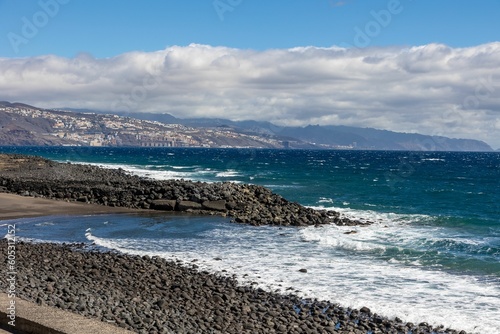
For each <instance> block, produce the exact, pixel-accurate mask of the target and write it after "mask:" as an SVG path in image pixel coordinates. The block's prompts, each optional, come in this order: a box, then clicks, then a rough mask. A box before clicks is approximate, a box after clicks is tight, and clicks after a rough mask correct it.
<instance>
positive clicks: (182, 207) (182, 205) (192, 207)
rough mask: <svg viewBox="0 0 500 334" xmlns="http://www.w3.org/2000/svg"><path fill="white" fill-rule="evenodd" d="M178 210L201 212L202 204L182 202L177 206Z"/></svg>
mask: <svg viewBox="0 0 500 334" xmlns="http://www.w3.org/2000/svg"><path fill="white" fill-rule="evenodd" d="M177 208H178V210H179V211H187V210H200V209H201V208H202V206H201V204H200V203H196V202H192V201H180V202H179V204H177Z"/></svg>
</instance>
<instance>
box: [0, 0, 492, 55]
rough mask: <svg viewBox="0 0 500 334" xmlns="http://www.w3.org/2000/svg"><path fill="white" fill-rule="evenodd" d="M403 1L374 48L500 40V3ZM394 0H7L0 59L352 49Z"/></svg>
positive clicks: (2, 4)
mask: <svg viewBox="0 0 500 334" xmlns="http://www.w3.org/2000/svg"><path fill="white" fill-rule="evenodd" d="M54 2H56V3H57V4H58V7H59V8H58V9H56V10H53V12H55V15H52V16H49V19H48V20H46V21H47V22H46V23H45V21H44V17H43V15H42V16H40V15H39V16H36V14H37V13H38V12H40V11H43V10H44V9H43V7H45V8H52V9H54V8H55V7H54V5H53V3H54ZM395 2H396V3H399V5H398V9H401V11H400V12H398V13H397V14H393V15H391V18H390V23H389V25H387V26H386V27H382V29H381V31H380V33H378V34H377V35H376V36H374V37H373V38H370V41H369V45H372V46H387V45H423V44H429V43H443V44H446V45H449V46H452V47H463V46H473V45H478V44H484V43H488V42H493V41H496V40H498V32H499V31H500V20H499V19H498V15H499V14H500V1H498V0H481V1H461V0H439V1H432V0H413V1H412V0H399V1H395ZM41 3H45V4H47V6H43V5H41ZM215 4H217V5H218V6H217V7H219V8H221V9H220V10H219V13H221V15H219V13H218V12H217V10H216V9H215V7H216V6H215ZM390 4H391V1H390V0H343V1H339V0H289V1H285V0H216V1H214V0H185V1H179V0H177V1H173V0H164V1H154V0H150V1H137V0H41V1H40V0H38V1H34V0H33V1H31V0H28V1H19V0H3V1H0V22H1V24H0V37H1V40H0V56H1V57H26V56H37V55H45V54H55V55H59V56H65V57H72V56H75V55H76V54H78V53H80V52H85V53H90V54H91V55H93V56H95V57H98V58H102V57H112V56H116V55H118V54H121V53H124V52H128V51H134V50H141V51H156V50H161V49H164V48H165V47H167V46H172V45H181V46H182V45H189V44H191V43H198V44H208V45H213V46H227V47H234V48H244V49H248V48H250V49H256V50H264V49H270V48H290V47H294V46H321V47H329V46H332V45H353V44H354V43H353V40H354V38H355V37H356V31H355V28H356V27H358V28H360V30H361V31H364V30H365V27H366V25H367V24H368V23H369V22H370V21H372V20H374V17H373V15H372V14H371V13H372V11H375V12H380V11H381V10H387V7H388V6H389V5H390ZM224 9H226V10H224ZM50 14H52V13H50ZM34 16H35V17H36V19H38V21H37V22H35V19H34ZM23 17H25V18H27V19H28V20H29V21H30V22H31V23H39V24H38V25H39V26H40V27H36V28H37V29H38V32H37V34H36V36H34V37H32V38H28V41H29V42H28V43H23V44H20V45H19V48H18V50H17V51H18V52H15V51H16V50H13V47H12V45H11V42H10V41H9V38H8V37H7V35H8V34H9V33H10V32H13V33H15V34H18V35H20V36H22V28H23V26H24V25H25V24H26V23H25V22H24V21H23ZM221 17H222V18H223V20H221ZM363 46H365V45H363Z"/></svg>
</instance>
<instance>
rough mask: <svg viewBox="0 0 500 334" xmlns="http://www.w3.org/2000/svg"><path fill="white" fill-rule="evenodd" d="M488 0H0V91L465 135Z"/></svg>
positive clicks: (487, 86) (497, 102)
mask: <svg viewBox="0 0 500 334" xmlns="http://www.w3.org/2000/svg"><path fill="white" fill-rule="evenodd" d="M498 14H500V0H481V1H474V2H472V1H462V0H440V1H434V0H342V1H340V0H288V1H284V0H183V1H180V0H175V1H174V0H149V1H145V0H143V1H138V0H99V1H98V0H24V1H19V0H0V100H7V101H11V102H14V101H15V102H24V103H30V104H33V105H36V106H40V107H46V108H62V107H71V108H86V109H98V110H105V111H110V112H113V111H144V112H168V113H170V114H173V115H175V116H177V117H182V118H188V117H224V118H229V119H233V120H243V119H255V120H263V121H271V122H273V123H276V124H280V125H301V126H303V125H308V124H325V125H326V124H339V125H351V126H362V127H375V128H380V129H387V130H393V131H401V132H419V133H423V134H429V135H444V136H449V137H453V138H475V139H480V140H484V141H486V142H487V143H488V144H490V145H491V146H492V147H494V148H500V37H499V34H500V20H499V19H498Z"/></svg>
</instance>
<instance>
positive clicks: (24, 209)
mask: <svg viewBox="0 0 500 334" xmlns="http://www.w3.org/2000/svg"><path fill="white" fill-rule="evenodd" d="M135 212H138V210H135V209H128V208H115V207H110V206H103V205H98V204H86V203H76V202H71V203H70V202H65V201H56V200H53V199H45V198H34V197H26V196H19V195H14V194H7V193H0V220H6V219H16V218H27V217H38V216H53V215H91V214H105V213H135ZM142 212H144V210H142Z"/></svg>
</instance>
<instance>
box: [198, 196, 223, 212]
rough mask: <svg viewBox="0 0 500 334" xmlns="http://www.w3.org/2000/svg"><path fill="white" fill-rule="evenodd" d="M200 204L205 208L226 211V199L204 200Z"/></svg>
mask: <svg viewBox="0 0 500 334" xmlns="http://www.w3.org/2000/svg"><path fill="white" fill-rule="evenodd" d="M202 206H203V208H204V209H206V210H214V211H222V212H226V211H227V209H226V200H223V199H221V200H218V201H204V202H203V203H202Z"/></svg>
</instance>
